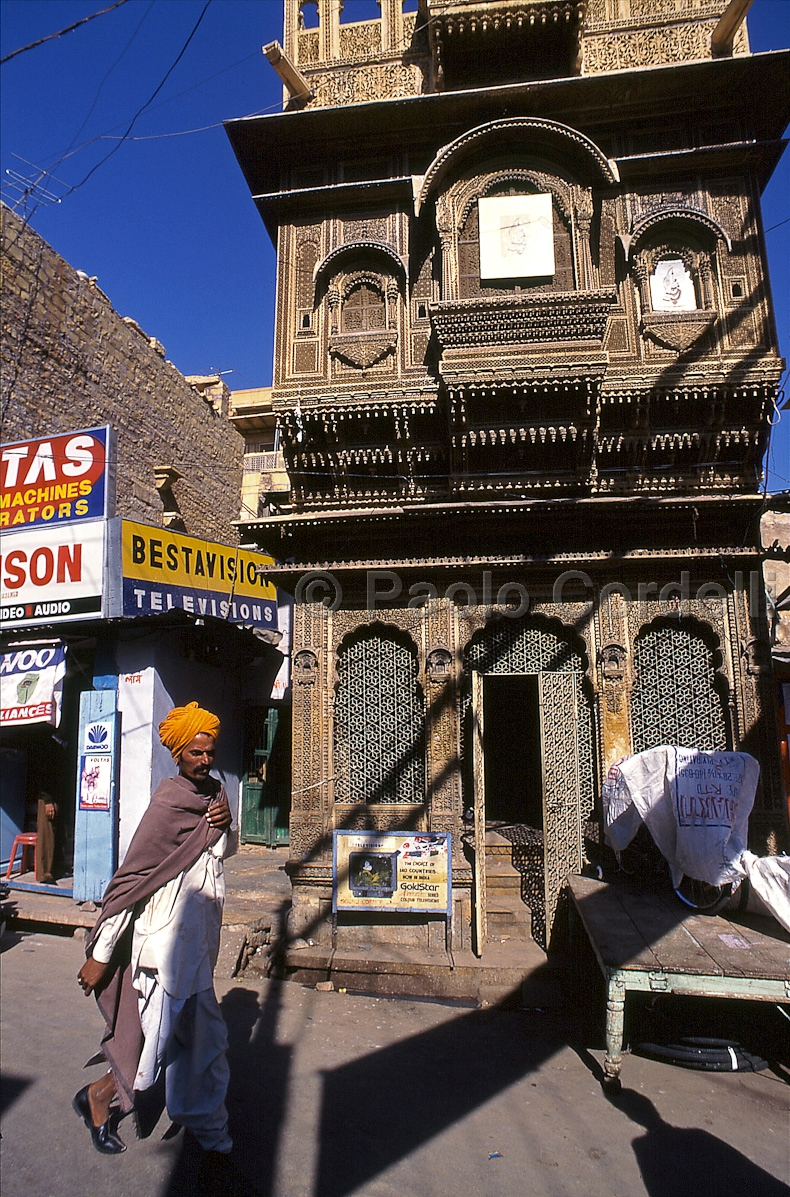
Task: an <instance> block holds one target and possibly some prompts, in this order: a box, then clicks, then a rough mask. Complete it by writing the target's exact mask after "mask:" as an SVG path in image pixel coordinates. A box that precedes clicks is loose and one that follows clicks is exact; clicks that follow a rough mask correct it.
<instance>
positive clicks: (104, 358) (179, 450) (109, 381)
mask: <svg viewBox="0 0 790 1197" xmlns="http://www.w3.org/2000/svg"><path fill="white" fill-rule="evenodd" d="M2 220H3V227H2V244H1V246H0V260H1V266H2V296H3V320H2V324H3V328H2V425H1V434H0V435H1V439H2V440H3V441H4V442H5V443H9V442H14V441H19V440H26V439H28V438H29V437H38V436H46V435H49V434H52V435H56V434H58V433H63V432H69V431H71V430H73V429H79V428H86V427H92V426H96V425H101V424H111V425H112V426H113V428H114V429H115V432H116V436H117V445H118V472H117V514H118V515H123V516H126V517H127V518H129V519H135V520H140V521H142V522H143V523H147V524H154V525H162V524H164V523H166V524H168V525H169V526H170V527H175V528H182V529H183V530H184V531H186V532H188V533H191V534H193V535H199V536H204V537H206V538H207V539H209V540H219V541H222V542H224V543H227V544H235V543H236V542H237V539H238V537H237V533H236V529H235V528H234V527H233V525H232V523H231V521H232V520H233V519H235V518H236V516H237V515H238V506H239V494H240V490H241V474H242V460H243V454H244V440H243V438H242V437H241V435H240V434H239V433H238V432H237V431H236V429H235V428H234V427H233V426H232V425H231V424H230V423H229V422H228V421H227V419H226V418H225V416H224V414H222V413H221V412H218V411H217V410H215V407H214V405H213V404H212V402H211V400H210V398H204V397H203V396H202V395H201V394H200V393H198V391H197V390H196V389H194V388H193V387H192V386H190V385H189V384H188V383H187V381H186V379H185V378H184V377H183V375H182V374H180V373H179V371H178V370H177V369H176V368H175V366H174V365H173V364H172V362H169V361H166V360H165V350H164V347H163V346H162V345H161V344H160V343H159V342H158V341H157V340H156V338H155V337H149V336H147V335H146V333H144V332H143V330H142V329H141V328H140V326H139V325H138V324H137V322H136V321H134V320H132V319H129V318H128V317H127V318H123V317H121V316H119V315H118V313H117V312H116V311H115V310H114V308H113V307H112V304H111V303H110V301H109V299H108V298H107V296H106V295H105V294H104V293H103V292H102V291H101V290H100V289H99V287H97V286H96V282H95V280H91V279H89V278H87V277H86V276H85V275H84V274H83V273H82V272H78V271H76V270H74V269H73V268H72V267H71V266H69V264H68V263H67V262H65V261H64V260H63V258H61V257H60V256H59V255H58V254H57V253H55V251H54V250H53V249H52V248H51V246H49V245H47V243H46V242H45V241H43V240H42V238H41V237H39V236H38V234H37V233H35V232H34V231H33V230H32V229H31V228H29V227H25V226H24V224H23V222H22V221H21V220H20V219H19V218H18V217H17V216H16V215H14V213H12V212H11V211H10V209H8V208H6V207H5V206H3V209H2ZM156 467H172V468H173V469H174V470H175V471H177V473H178V474H179V475H181V477H180V478H179V479H178V480H177V481H175V482H174V483H173V486H172V491H168V492H167V493H164V492H163V493H162V494H160V492H159V491H158V490H157V485H156V477H155V468H156ZM160 481H161V475H160ZM163 498H164V500H165V502H164V503H163Z"/></svg>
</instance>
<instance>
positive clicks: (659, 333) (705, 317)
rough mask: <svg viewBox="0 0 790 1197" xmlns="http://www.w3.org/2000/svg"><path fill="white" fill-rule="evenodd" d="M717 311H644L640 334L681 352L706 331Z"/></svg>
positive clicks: (664, 346) (714, 318)
mask: <svg viewBox="0 0 790 1197" xmlns="http://www.w3.org/2000/svg"><path fill="white" fill-rule="evenodd" d="M717 315H718V313H717V312H710V311H700V310H697V311H694V312H645V313H644V315H643V316H642V325H641V328H642V335H643V336H645V337H649V338H650V339H651V340H652V341H655V342H656V344H657V345H661V346H662V347H663V348H665V349H674V350H675V351H676V352H677V353H683V351H684V350H685V349H689V348H690V347H691V346H692V345H693V344H694V343H695V342H696V341H698V340H699V339H700V337H701V336H702V335H703V334H704V333H706V332H707V331H708V329H709V328H710V327H711V326H712V325H713V323H714V321H715V320H716V316H717Z"/></svg>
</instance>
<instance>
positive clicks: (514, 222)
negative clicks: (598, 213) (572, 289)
mask: <svg viewBox="0 0 790 1197" xmlns="http://www.w3.org/2000/svg"><path fill="white" fill-rule="evenodd" d="M478 217H479V225H480V277H481V279H509V278H512V279H518V278H532V279H534V278H552V277H553V275H554V225H553V212H552V206H551V196H550V195H548V194H544V195H494V196H484V197H483V198H481V199H479V200H478Z"/></svg>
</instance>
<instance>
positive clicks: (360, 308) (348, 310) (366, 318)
mask: <svg viewBox="0 0 790 1197" xmlns="http://www.w3.org/2000/svg"><path fill="white" fill-rule="evenodd" d="M386 325H387V318H386V309H385V306H384V296H383V295H382V293H381V292H380V291H378V290H376V288H375V287H373V286H372V285H371V284H370V283H358V284H357V285H356V286H355V287H352V289H351V291H350V292H349V294H348V295H347V296H346V298H345V300H344V301H343V315H342V330H343V332H347V333H349V332H373V331H374V330H376V329H382V328H386Z"/></svg>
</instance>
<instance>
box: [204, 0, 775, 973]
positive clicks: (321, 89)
mask: <svg viewBox="0 0 790 1197" xmlns="http://www.w3.org/2000/svg"><path fill="white" fill-rule="evenodd" d="M348 7H349V10H350V9H351V8H352V6H351V5H349V6H348ZM730 8H731V6H730ZM404 9H405V10H406V11H404ZM726 10H728V5H727V4H726V2H725V0H697V2H696V3H694V4H693V5H692V4H688V3H686V2H685V0H661V2H660V3H659V2H658V0H586V2H585V0H490V2H489V0H419V4H418V5H415V4H413V3H409V2H408V0H407V2H406V3H405V4H402V3H401V0H380V16H379V18H378V19H372V20H365V21H359V22H356V23H349V22H348V20H347V18H348V17H353V15H354V14H353V13H352V12H350V11H349V12H347V13H346V12H344V11H343V6H342V3H341V0H317V5H316V4H302V3H300V0H285V32H284V39H283V46H282V48H281V50H282V55H281V57H280V59H279V60H278V62H279V68H278V69H280V71H281V73H282V75H283V78H284V79H285V80H286V83H288V90H287V91H286V93H285V100H284V111H283V112H281V113H278V114H275V115H269V116H261V117H250V118H247V119H244V120H236V121H232V122H229V124H228V125H227V131H228V134H229V137H230V139H231V142H232V145H233V148H234V150H235V152H236V155H237V157H238V160H239V162H240V164H241V167H242V169H243V171H244V174H245V176H246V179H247V181H248V184H249V186H250V189H251V191H252V195H253V197H254V200H255V203H256V205H257V207H258V209H259V211H260V214H261V217H262V219H263V221H264V223H265V225H266V227H267V229H268V231H269V233H270V235H271V237H272V240H273V241H274V243H275V245H276V246H277V251H278V281H277V295H278V306H277V317H276V320H277V324H276V336H275V367H274V388H273V393H272V403H273V407H274V409H275V410H276V411H277V413H278V415H279V427H280V438H281V443H282V446H283V447H284V451H285V454H286V459H287V464H288V469H289V474H290V479H291V485H292V490H291V494H290V502H289V503H288V504H287V505H285V506H282V505H281V506H280V508H279V509H278V510H277V511H274V512H273V511H271V510H270V511H269V512H268V513H267V518H265V519H258V520H255V521H252V522H249V523H245V525H244V527H243V537H244V539H245V540H247V541H257V542H258V543H259V544H260V545H261V547H262V548H264V549H265V550H267V551H268V552H270V553H272V554H274V556H275V557H276V558H277V559H278V560H279V561H281V562H285V563H286V564H283V565H281V566H280V567H278V568H276V569H274V570H273V571H272V574H273V578H274V579H275V580H276V581H277V582H278V584H280V585H282V586H283V587H284V588H285V589H287V590H291V592H292V593H294V594H295V596H296V606H295V617H294V632H293V676H292V680H293V714H294V724H293V726H294V735H293V775H292V810H291V862H290V866H289V870H290V873H291V877H292V881H293V887H294V912H293V919H294V926H295V929H296V930H297V931H299V932H300V933H302V934H304V935H308V934H309V935H311V936H313V937H314V938H320V937H321V936H325V935H326V934H327V920H328V914H329V911H330V900H331V851H332V837H331V833H332V831H333V829H340V828H346V829H351V828H366V829H381V830H385V829H386V830H392V829H398V830H405V829H408V830H412V829H414V830H418V829H419V830H432V831H449V832H451V833H452V837H453V839H452V844H453V888H454V910H455V918H454V936H455V943H456V945H459V944H460V945H466V944H468V943H469V942H470V936H471V929H472V928H473V927H475V926H476V927H477V936H478V942H477V943H476V944H475V946H476V947H477V949H478V950H481V948H482V938H483V937H484V935H485V926H486V917H485V916H486V913H487V912H486V911H485V910H482V911H480V910H478V911H476V912H475V910H474V909H473V905H474V903H473V899H474V895H475V893H476V894H477V901H478V904H479V903H480V902H484V901H485V900H486V899H485V896H484V895H485V893H486V888H485V886H480V885H479V884H478V885H477V886H476V885H475V876H476V875H477V877H478V878H479V877H480V875H481V873H482V872H484V862H483V860H482V856H481V852H483V851H484V849H482V848H481V845H482V844H484V843H485V836H484V835H483V836H481V834H480V832H481V823H482V825H483V828H485V827H486V826H487V827H488V828H489V830H490V829H491V828H492V827H493V828H497V829H498V830H499V832H500V833H501V834H502V836H504V837H505V838H506V839H510V840H511V842H512V843H513V860H514V861H515V863H516V864H517V865H518V867H519V868H520V869H521V871H522V874H523V885H522V895H523V898H524V899H525V902H526V903H527V904H528V905H529V907H530V909H531V916H532V922H531V928H532V934H533V935H534V936H535V937H536V938H537V939H538V940H539V941H540V942H542V943H546V942H547V941H548V939H549V937H550V935H551V930H552V920H553V918H554V915H555V913H556V908H557V901H558V892H559V889H560V886H561V882H562V879H563V877H564V875H565V873H566V872H567V871H568V870H569V869H578V868H579V866H581V865H582V863H583V862H584V860H585V858H586V857H588V855H589V854H591V853H592V854H594V853H595V851H596V845H597V844H598V843H599V842H600V837H601V820H600V799H599V793H600V786H601V782H602V779H603V777H604V776H605V774H606V771H607V770H608V768H609V766H610V765H611V764H612V763H613V762H614V761H615V760H617V759H618V758H619V757H622V756H623V755H625V754H627V753H630V752H635V751H639V750H641V749H645V748H650V747H652V746H654V745H658V744H662V743H674V744H682V745H694V746H698V747H700V748H703V749H726V748H733V749H744V750H746V751H749V752H751V753H753V754H754V755H755V756H756V757H757V758H758V759H759V761H760V764H761V768H762V776H761V786H760V791H759V795H758V799H757V804H756V809H755V813H754V816H753V819H752V836H753V841H754V846H755V847H756V848H757V850H758V851H759V850H765V845H766V843H768V842H772V843H779V844H781V843H783V842H786V833H787V826H786V812H785V811H784V810H783V803H782V796H781V789H780V781H779V761H778V752H777V739H776V730H775V721H774V712H773V702H772V697H771V678H770V672H769V668H768V666H766V667H763V665H762V664H761V662H763V661H765V660H767V659H768V654H767V652H766V622H765V613H764V608H763V593H762V588H761V585H760V582H759V569H760V557H759V516H760V511H761V496H760V487H761V461H762V457H763V453H764V450H765V446H766V441H767V437H768V432H769V426H770V417H771V415H772V413H773V410H774V401H775V399H776V396H777V388H778V384H779V379H780V375H781V372H782V367H783V363H782V361H781V360H780V358H779V356H778V353H777V343H776V333H775V327H774V321H773V316H772V310H771V302H770V293H769V287H768V279H767V275H766V262H765V250H764V244H763V234H762V227H761V216H760V202H759V199H760V193H761V190H762V188H763V187H764V185H765V183H766V181H767V180H768V178H769V177H770V175H771V172H772V170H773V168H774V166H775V164H776V162H777V160H778V158H779V155H780V154H781V151H782V143H781V141H780V140H779V138H780V137H781V134H782V130H783V128H784V126H785V124H786V122H787V119H788V116H789V115H790V112H789V111H788V108H789V103H788V97H790V86H789V85H788V84H789V80H788V73H789V61H788V60H789V59H790V55H788V53H786V52H777V53H771V54H761V55H754V56H752V55H751V54H750V51H749V45H748V40H747V33H746V28H745V25H743V24H740V25H738V24H737V22H734V21H733V20H732V19H731V18H732V12H731V11H726ZM316 17H317V21H316ZM278 52H279V51H278ZM267 55H268V56H269V57H270V60H271V61H275V59H276V57H277V55H276V53H274V52H273V51H272V48H271V47H267ZM283 64H285V66H283ZM286 67H287V68H288V69H287V70H286ZM289 72H290V73H289ZM475 678H477V679H478V680H477V681H475ZM475 844H476V845H477V853H476V852H475ZM488 893H489V898H488V903H489V907H491V905H492V902H493V899H492V897H491V894H492V890H491V888H490V887H489V891H488ZM523 910H524V914H525V919H526V915H527V907H526V905H524V907H523ZM488 913H489V914H490V910H489V911H488ZM358 934H359V928H356V927H355V926H354V925H353V920H349V921H348V923H347V924H346V925H344V926H341V928H340V935H341V937H345V941H346V942H350V941H353V939H354V936H355V935H358ZM376 935H378V936H379V937H383V938H387V937H388V936H389V937H392V938H398V939H399V940H400V941H401V942H403V941H406V942H408V941H412V942H417V943H418V942H422V943H424V944H425V946H426V947H428V948H430V947H431V946H432V945H433V944H440V943H441V940H440V939H438V938H437V937H436V935H435V934H434V932H433V931H432V929H431V925H430V923H429V922H427V921H426V922H425V923H424V924H423V923H420V922H419V921H417V922H414V920H412V921H411V922H409V924H408V925H402V926H398V927H393V926H392V925H388V926H381V927H378V928H376V927H371V926H365V928H364V937H365V939H366V940H367V941H370V939H371V937H375V936H376Z"/></svg>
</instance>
